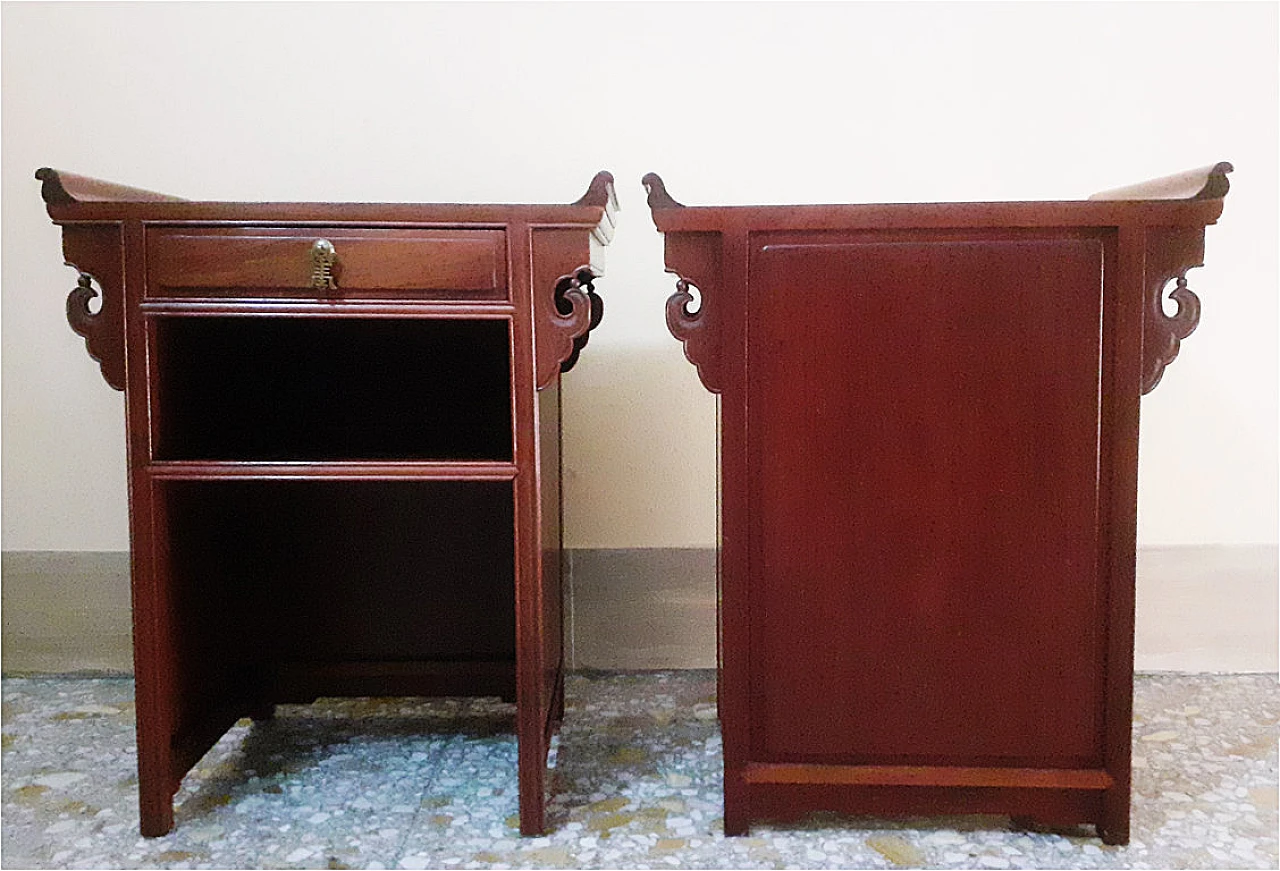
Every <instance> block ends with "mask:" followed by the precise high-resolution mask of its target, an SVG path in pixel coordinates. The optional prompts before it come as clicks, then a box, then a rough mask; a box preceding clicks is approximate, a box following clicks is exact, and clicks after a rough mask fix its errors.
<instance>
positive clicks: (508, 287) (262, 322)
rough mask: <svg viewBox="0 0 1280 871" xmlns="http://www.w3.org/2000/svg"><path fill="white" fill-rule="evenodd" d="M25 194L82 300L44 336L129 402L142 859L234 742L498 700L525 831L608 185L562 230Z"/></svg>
mask: <svg viewBox="0 0 1280 871" xmlns="http://www.w3.org/2000/svg"><path fill="white" fill-rule="evenodd" d="M37 178H39V179H40V180H42V181H43V183H44V185H43V196H44V200H45V203H46V204H47V208H48V212H49V216H50V217H51V218H52V219H53V221H54V223H56V224H58V225H59V226H60V227H61V228H62V235H63V251H64V253H65V255H66V260H67V262H68V264H69V265H71V266H73V268H75V269H76V270H77V271H78V272H79V273H80V280H79V282H78V284H77V287H76V289H75V290H73V291H72V292H71V295H70V297H69V298H68V300H67V317H68V319H69V320H70V322H71V326H72V327H73V328H74V329H75V331H76V332H77V333H79V334H80V335H82V336H83V337H84V338H85V340H86V343H87V345H88V350H89V353H90V354H91V355H92V356H93V358H94V359H95V360H98V361H99V362H100V363H101V367H102V372H103V375H104V376H105V377H106V380H107V382H108V383H109V384H110V385H111V386H112V387H115V388H116V389H118V390H123V391H125V394H126V407H127V425H128V450H129V514H130V517H129V519H130V539H131V551H132V584H133V621H134V663H135V674H136V681H137V726H138V787H139V794H140V804H141V828H142V833H143V834H144V835H152V836H155V835H162V834H164V833H165V832H168V831H169V830H170V829H171V828H172V827H173V796H174V794H175V792H176V791H177V789H178V786H179V784H180V783H181V780H182V778H183V776H184V775H185V774H186V773H187V771H189V770H190V768H191V766H192V765H193V764H194V763H195V762H196V761H197V760H199V758H200V757H201V756H202V755H203V754H204V753H205V751H206V750H208V748H209V747H210V746H212V744H213V743H214V742H215V741H217V740H218V738H219V737H221V736H222V734H223V733H224V732H225V731H226V730H227V729H228V727H230V726H231V725H232V724H233V723H235V722H236V720H238V719H240V718H241V717H246V716H252V717H255V718H265V717H269V716H271V713H272V710H273V706H274V705H275V704H277V703H282V702H309V701H312V700H314V699H315V698H317V697H319V696H350V695H357V696H364V695H426V696H430V695H497V696H501V697H503V698H505V699H508V700H512V701H515V702H516V732H517V736H518V740H519V775H518V779H519V786H520V829H521V831H522V832H524V833H526V834H534V833H539V832H541V831H542V830H543V828H544V803H545V784H544V778H545V774H546V765H547V753H548V749H549V742H550V739H551V735H552V732H553V730H554V729H555V727H556V725H557V723H558V722H559V720H560V718H561V716H562V714H563V691H564V657H563V651H562V615H561V533H560V520H561V506H560V373H561V372H562V371H564V370H566V369H568V368H569V367H570V366H572V365H573V363H574V362H575V361H576V359H577V356H578V353H579V352H580V351H581V349H582V346H583V345H584V344H585V343H586V340H587V334H588V331H589V330H590V329H591V328H593V327H595V326H596V324H597V323H598V322H599V320H600V316H601V314H602V303H601V300H600V297H599V296H597V295H596V293H595V290H594V286H593V284H592V280H593V278H595V277H596V276H597V274H598V257H597V254H598V252H599V249H600V248H602V246H603V245H606V244H608V242H609V240H610V238H611V237H612V235H613V226H614V214H615V212H616V210H617V201H616V200H615V198H614V194H613V184H612V178H611V177H610V176H609V174H608V173H600V174H599V175H597V176H596V177H595V179H594V180H593V181H592V183H591V186H590V188H589V190H588V192H587V193H586V195H584V196H583V197H582V198H581V199H580V200H578V201H577V202H576V203H573V204H572V205H562V206H552V205H547V206H543V205H458V204H437V205H413V204H386V205H376V204H363V203H216V202H187V201H183V200H178V199H176V198H173V197H168V196H164V195H160V194H154V193H151V192H148V191H142V190H137V189H133V188H126V187H123V186H119V185H114V184H109V183H106V182H101V181H96V180H94V179H89V178H85V177H82V176H77V175H72V174H70V173H63V172H58V171H54V170H49V169H42V170H40V171H39V172H38V173H37ZM98 296H100V297H101V299H100V301H99V302H97V303H94V302H93V301H94V299H95V297H98Z"/></svg>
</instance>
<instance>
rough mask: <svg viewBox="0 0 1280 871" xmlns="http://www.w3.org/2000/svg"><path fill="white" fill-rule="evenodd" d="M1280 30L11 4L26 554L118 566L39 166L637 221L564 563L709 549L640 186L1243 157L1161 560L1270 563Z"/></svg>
mask: <svg viewBox="0 0 1280 871" xmlns="http://www.w3.org/2000/svg"><path fill="white" fill-rule="evenodd" d="M1276 25H1277V7H1276V6H1275V5H1274V4H1246V5H1236V6H1229V7H1228V6H1223V5H1218V4H1206V5H1194V4H1188V5H1181V4H1180V5H1164V4H1135V5H1119V4H1075V5H1056V4H1055V5H1048V4H1025V5H1014V6H998V7H997V6H986V5H979V4H943V5H939V6H933V5H918V4H900V5H886V6H881V5H873V4H849V5H844V4H821V5H817V6H781V5H769V4H752V5H746V6H737V5H730V4H710V5H676V4H655V5H648V4H635V5H608V4H594V3H591V4H587V3H574V4H565V5H545V4H533V3H528V4H517V5H511V6H508V5H503V4H489V3H484V4H464V5H451V4H439V5H437V4H391V5H385V6H377V5H372V4H368V5H365V4H362V5H359V6H347V5H340V4H319V5H311V4H292V3H290V4H282V5H261V4H212V5H205V4H200V5H195V4H191V5H186V4H174V5H170V4H139V5H123V6H121V5H106V4H93V5H76V4H48V5H46V4H10V5H6V6H4V7H3V70H2V72H3V79H2V82H3V179H2V181H3V188H2V198H3V214H2V217H3V274H2V276H0V281H2V292H3V355H4V357H3V446H4V451H3V491H4V492H3V495H4V512H3V547H4V549H5V550H11V551H12V550H55V551H56V550H84V551H113V550H123V549H124V548H126V547H127V544H128V539H127V525H126V516H125V510H126V498H125V476H124V434H123V432H124V430H123V421H122V410H123V403H122V401H121V397H120V395H119V394H117V393H115V392H113V391H111V390H110V389H109V388H108V387H107V386H106V384H105V383H104V382H103V381H102V380H101V378H100V377H99V375H98V372H97V368H96V366H95V365H94V364H93V363H92V362H91V361H90V360H89V358H88V357H87V355H86V354H85V353H84V349H83V345H82V343H81V342H80V340H79V339H78V338H77V337H76V336H74V335H73V334H72V333H71V331H70V330H69V329H68V328H67V326H66V323H65V321H64V318H63V300H64V298H65V295H66V292H67V291H68V290H69V289H70V288H71V287H72V286H73V284H74V274H73V273H72V272H71V271H70V270H68V269H65V268H62V267H60V266H59V264H60V262H61V257H60V252H59V240H58V234H57V232H56V231H55V229H54V228H53V227H52V226H50V224H49V223H48V221H47V219H46V217H45V216H44V214H43V210H42V207H41V203H40V200H39V196H38V188H37V184H36V182H35V181H33V180H32V177H31V174H32V172H33V171H34V170H35V169H36V167H38V166H42V165H52V166H57V167H61V168H65V169H68V170H72V171H75V172H79V173H83V174H88V175H94V176H98V177H101V178H106V179H110V180H113V181H118V182H122V183H126V184H132V185H137V186H141V187H147V188H153V189H157V190H162V191H166V192H170V193H174V194H178V195H182V196H186V197H191V198H214V199H266V200H365V201H377V200H417V201H454V200H456V201H534V202H538V201H545V202H557V201H561V202H562V201H568V200H570V199H573V198H576V197H577V196H578V195H579V194H580V193H581V191H582V189H583V188H584V187H585V185H586V183H587V182H588V180H589V179H590V178H591V175H592V174H593V173H594V172H595V171H596V170H597V169H600V168H608V169H610V170H612V171H613V172H614V173H615V175H616V176H617V178H618V189H619V195H620V197H621V199H622V203H623V208H624V212H623V214H622V215H621V221H622V223H621V225H620V227H619V232H618V236H617V239H616V241H615V244H614V246H613V247H612V248H611V249H610V251H609V252H608V256H607V266H608V276H607V277H606V279H605V280H604V281H603V282H602V283H601V290H602V292H603V294H604V296H605V298H606V301H607V302H606V309H607V314H606V319H605V323H604V324H603V325H602V327H601V328H600V329H599V330H598V331H596V332H595V333H594V334H593V335H592V339H591V345H590V347H589V348H588V349H587V351H586V353H585V354H584V355H583V359H582V362H581V363H580V364H579V368H578V369H577V370H575V371H574V372H573V373H572V374H571V375H570V376H568V377H567V379H566V385H565V428H566V446H565V460H566V466H567V471H568V491H567V494H566V507H567V511H568V525H567V535H568V543H569V544H570V545H571V546H572V547H576V548H627V547H700V546H709V545H712V544H714V540H715V500H714V481H715V405H714V400H713V399H712V398H711V397H710V396H709V395H707V394H705V393H704V392H703V391H702V390H701V387H700V386H699V385H698V383H697V380H696V376H695V374H694V371H693V368H692V367H691V366H689V365H688V364H686V363H684V361H683V358H682V356H681V352H680V347H679V345H678V344H677V343H675V342H674V341H673V340H671V339H670V338H669V337H668V336H667V335H666V331H665V327H664V325H663V320H662V317H663V315H662V304H663V301H664V299H665V298H666V296H667V295H668V294H669V293H670V292H671V290H672V279H671V278H670V277H669V276H666V275H664V274H663V272H662V267H661V259H662V254H661V244H660V239H659V237H658V236H657V234H656V233H655V232H654V231H653V227H652V224H651V222H650V220H649V218H648V215H647V213H646V209H645V207H644V203H643V193H642V191H641V189H640V186H639V178H640V176H641V175H642V174H643V173H644V172H646V171H648V170H657V171H659V172H661V173H662V174H663V176H664V178H665V179H666V180H667V183H668V185H669V187H670V189H671V191H672V192H673V193H674V195H675V196H676V197H677V198H678V199H681V200H684V201H687V202H691V203H751V202H830V201H847V202H859V201H869V202H875V201H895V200H897V201H912V200H917V201H918V200H967V199H1035V198H1073V197H1077V196H1084V195H1087V194H1088V193H1090V192H1092V191H1095V190H1101V189H1104V188H1109V187H1114V186H1117V185H1121V184H1125V183H1129V182H1134V181H1139V180H1142V179H1144V178H1148V177H1151V176H1154V175H1161V174H1165V173H1168V172H1173V171H1177V170H1181V169H1186V168H1190V167H1195V166H1201V165H1204V164H1207V163H1212V162H1214V161H1217V160H1223V159H1226V160H1231V161H1233V162H1235V164H1236V166H1237V168H1238V170H1237V172H1236V174H1235V175H1234V176H1233V177H1232V180H1233V184H1234V186H1235V187H1234V190H1233V191H1232V193H1231V195H1230V197H1229V198H1228V200H1227V205H1226V212H1225V215H1224V218H1223V222H1222V224H1221V225H1220V226H1218V227H1212V228H1210V229H1209V231H1208V234H1207V253H1206V258H1207V262H1208V266H1207V268H1205V269H1201V270H1198V271H1196V272H1195V273H1193V274H1192V276H1191V283H1192V286H1193V287H1194V288H1195V289H1196V290H1197V291H1198V293H1199V294H1200V296H1201V297H1202V299H1203V300H1204V319H1203V323H1202V324H1201V326H1200V329H1199V330H1198V332H1197V333H1196V335H1195V336H1194V337H1192V338H1191V339H1190V340H1189V341H1188V342H1186V343H1185V344H1184V347H1183V353H1182V356H1181V357H1180V359H1179V360H1178V361H1177V362H1176V363H1175V364H1174V365H1173V366H1172V367H1171V368H1170V370H1169V371H1168V373H1167V374H1166V377H1165V381H1164V383H1162V384H1161V385H1160V388H1159V389H1158V390H1157V391H1156V392H1155V393H1154V394H1153V395H1152V396H1150V397H1148V398H1147V399H1146V400H1145V401H1144V405H1143V442H1142V465H1141V493H1140V504H1141V525H1140V538H1141V540H1142V542H1143V543H1144V544H1147V545H1150V544H1194V543H1249V542H1257V543H1274V542H1276V540H1277V514H1276V502H1277V498H1276V475H1277V472H1276V445H1277V430H1276V421H1277V378H1276V376H1277V355H1276V347H1277V343H1276V323H1277V308H1276V299H1277V296H1278V294H1277V291H1276V276H1277V275H1280V268H1278V264H1277V242H1276V240H1277V225H1276V214H1277V208H1276V193H1277V161H1276V155H1277V151H1278V148H1277V143H1278V137H1277V114H1276V108H1275V107H1276V105H1277V96H1278V95H1277V76H1276V68H1277V48H1276V32H1277V26H1276Z"/></svg>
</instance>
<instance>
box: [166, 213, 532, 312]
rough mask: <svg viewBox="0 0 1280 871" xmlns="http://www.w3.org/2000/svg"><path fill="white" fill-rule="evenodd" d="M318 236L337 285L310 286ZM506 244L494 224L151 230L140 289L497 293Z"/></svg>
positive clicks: (294, 295)
mask: <svg viewBox="0 0 1280 871" xmlns="http://www.w3.org/2000/svg"><path fill="white" fill-rule="evenodd" d="M322 239H323V240H327V241H328V242H330V243H331V244H332V246H333V255H334V262H333V265H332V273H333V278H334V282H333V283H334V284H335V285H336V287H335V288H328V287H317V286H315V285H314V283H313V277H314V273H315V270H316V265H315V263H314V262H313V246H315V244H316V242H317V241H319V240H322ZM504 243H505V239H504V234H503V232H502V231H501V230H418V229H374V228H367V229H353V228H325V227H317V228H297V227H288V228H270V227H263V228H254V227H234V228H205V227H196V228H186V227H163V228H154V227H153V228H151V229H150V230H148V234H147V289H146V295H147V296H148V297H149V298H152V299H155V298H173V297H182V298H191V297H204V298H208V297H215V298H227V297H242V298H255V299H263V298H265V299H304V300H305V299H317V298H318V299H326V300H329V299H343V300H350V299H355V300H359V299H371V300H386V299H441V300H505V299H506V298H507V281H506V276H507V270H506V250H505V249H506V246H505V244H504ZM320 284H322V285H323V284H324V282H323V281H321V282H320Z"/></svg>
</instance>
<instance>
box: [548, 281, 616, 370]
mask: <svg viewBox="0 0 1280 871" xmlns="http://www.w3.org/2000/svg"><path fill="white" fill-rule="evenodd" d="M595 278H596V275H595V274H594V273H593V272H592V271H591V269H590V267H587V266H580V267H578V269H577V271H576V272H574V273H573V274H572V275H564V276H561V277H560V280H559V281H557V282H556V292H555V304H556V313H557V314H559V315H562V316H565V317H572V316H573V315H574V311H575V309H577V308H578V301H577V300H578V298H581V297H582V295H583V294H585V295H586V299H587V307H588V320H587V328H586V329H585V330H583V331H582V332H581V333H580V334H579V335H576V336H574V339H573V350H572V351H570V352H569V356H568V357H566V358H564V360H563V361H562V362H561V363H560V371H561V372H568V371H569V370H570V369H572V368H573V367H574V364H575V363H577V362H578V355H579V354H581V353H582V349H583V348H585V347H586V346H587V339H588V338H590V336H591V331H592V330H594V329H595V328H596V327H598V326H600V321H602V320H603V319H604V300H603V299H601V297H600V295H599V294H598V293H596V286H595ZM570 294H574V295H575V297H576V298H575V297H570Z"/></svg>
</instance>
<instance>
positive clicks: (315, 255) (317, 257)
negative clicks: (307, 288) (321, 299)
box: [311, 239, 338, 290]
mask: <svg viewBox="0 0 1280 871" xmlns="http://www.w3.org/2000/svg"><path fill="white" fill-rule="evenodd" d="M337 262H338V249H336V248H334V247H333V243H332V242H330V241H329V240H328V239H317V240H316V241H315V244H313V245H312V246H311V286H312V287H314V288H316V289H317V290H337V289H338V283H337V282H336V281H334V278H333V267H334V264H336V263H337Z"/></svg>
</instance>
